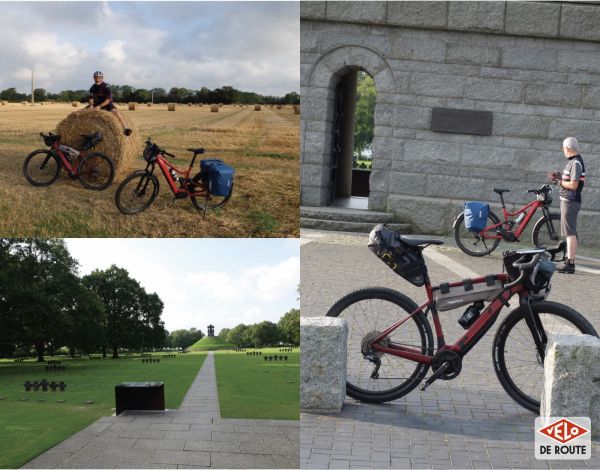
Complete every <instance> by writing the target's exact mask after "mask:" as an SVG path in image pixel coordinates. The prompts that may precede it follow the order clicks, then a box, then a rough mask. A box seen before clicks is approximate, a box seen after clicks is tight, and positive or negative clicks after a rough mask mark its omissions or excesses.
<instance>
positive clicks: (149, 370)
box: [0, 353, 206, 468]
mask: <svg viewBox="0 0 600 470" xmlns="http://www.w3.org/2000/svg"><path fill="white" fill-rule="evenodd" d="M154 357H155V358H161V362H160V363H159V364H143V363H142V362H141V359H140V358H139V357H135V358H122V359H119V360H112V359H102V360H96V361H90V360H88V359H87V358H86V359H80V360H70V359H65V358H64V357H54V358H53V357H46V359H47V360H51V359H59V360H62V364H63V365H65V366H66V369H67V370H66V371H64V372H47V371H46V370H45V368H44V366H45V363H35V362H27V361H26V362H23V363H21V364H14V363H12V362H2V361H0V397H4V398H3V399H2V400H0V468H18V467H20V466H21V465H23V464H25V463H26V462H28V461H29V460H31V459H33V458H34V457H36V456H38V455H39V454H41V453H42V452H44V451H46V450H48V449H49V448H51V447H53V446H54V445H56V444H58V443H59V442H61V441H63V440H64V439H66V438H67V437H69V436H71V435H72V434H74V433H76V432H77V431H79V430H81V429H83V428H84V427H86V426H88V425H89V424H91V423H92V422H94V421H95V420H96V419H98V418H100V417H102V416H110V415H112V414H113V413H114V405H115V391H114V390H115V389H114V386H115V384H117V383H120V382H145V381H156V382H164V383H165V402H166V407H167V408H177V407H178V406H179V404H180V403H181V400H182V399H183V397H184V395H185V393H186V392H187V390H188V388H189V387H190V385H191V383H192V381H193V380H194V378H195V377H196V375H197V374H198V370H199V369H200V366H201V365H202V363H203V362H204V358H205V357H206V356H205V355H204V354H189V355H185V356H184V355H178V356H177V358H175V359H162V355H161V354H160V353H155V354H154ZM44 378H46V379H47V380H48V381H56V382H58V381H61V380H62V381H64V382H66V383H67V389H66V391H65V392H62V393H61V392H58V391H57V392H51V391H48V392H45V393H44V392H41V391H39V392H33V391H31V392H25V388H24V386H23V384H24V383H25V381H26V380H30V381H34V380H38V381H40V380H42V379H44ZM22 398H29V400H27V401H21V399H22ZM38 399H45V401H43V402H38V401H37V400H38ZM56 400H65V402H64V403H57V401H56ZM86 400H93V402H94V403H93V404H90V405H86V404H85V403H84V402H85V401H86Z"/></svg>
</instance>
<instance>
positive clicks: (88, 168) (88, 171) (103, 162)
mask: <svg viewBox="0 0 600 470" xmlns="http://www.w3.org/2000/svg"><path fill="white" fill-rule="evenodd" d="M77 173H78V176H79V181H80V182H81V184H82V185H83V186H84V187H85V188H87V189H95V190H97V191H102V190H103V189H106V188H108V187H109V186H110V184H111V183H112V181H113V178H114V177H115V165H114V164H113V162H112V160H111V159H110V158H108V157H107V156H106V155H104V154H102V153H97V152H96V153H90V154H89V155H86V156H85V157H84V158H83V160H81V163H79V167H78V168H77Z"/></svg>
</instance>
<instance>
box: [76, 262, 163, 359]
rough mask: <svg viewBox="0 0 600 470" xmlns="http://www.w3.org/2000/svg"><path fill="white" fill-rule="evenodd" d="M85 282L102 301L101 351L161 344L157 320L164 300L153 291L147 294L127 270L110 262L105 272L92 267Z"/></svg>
mask: <svg viewBox="0 0 600 470" xmlns="http://www.w3.org/2000/svg"><path fill="white" fill-rule="evenodd" d="M83 280H84V284H85V285H86V286H88V287H89V288H90V289H92V290H93V291H94V292H95V293H96V294H97V295H98V297H100V299H101V300H102V302H103V303H104V311H105V315H104V317H103V319H102V330H103V345H102V353H103V355H104V356H106V353H107V350H108V349H109V348H110V349H111V350H112V357H113V358H118V357H119V353H118V351H119V348H140V347H146V348H148V347H152V346H157V347H159V346H162V344H163V342H164V325H163V323H162V321H160V314H161V313H162V309H163V303H162V301H161V300H160V298H159V297H158V296H157V295H156V294H148V293H147V292H146V291H145V289H144V288H143V287H141V286H140V284H139V283H138V282H137V281H136V280H135V279H132V278H131V277H129V273H128V272H127V270H125V269H123V268H119V267H117V266H115V265H112V266H111V267H110V268H108V269H107V270H105V271H100V270H95V271H93V272H92V273H91V274H89V275H87V276H85V277H84V279H83Z"/></svg>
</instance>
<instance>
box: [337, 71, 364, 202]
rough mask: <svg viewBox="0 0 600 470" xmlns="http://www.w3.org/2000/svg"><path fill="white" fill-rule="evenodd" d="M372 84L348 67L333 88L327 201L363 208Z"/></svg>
mask: <svg viewBox="0 0 600 470" xmlns="http://www.w3.org/2000/svg"><path fill="white" fill-rule="evenodd" d="M374 107H375V86H374V83H373V79H372V78H371V77H370V76H369V75H368V74H367V73H366V72H363V71H361V70H359V69H358V68H354V69H348V70H347V71H346V73H344V74H343V75H342V76H341V77H340V79H339V81H338V83H337V85H336V90H335V99H334V122H333V136H332V153H331V173H330V181H329V204H330V205H333V206H338V207H346V208H354V209H367V208H368V197H369V177H370V175H371V161H372V153H371V142H372V141H373V124H374V122H373V114H374Z"/></svg>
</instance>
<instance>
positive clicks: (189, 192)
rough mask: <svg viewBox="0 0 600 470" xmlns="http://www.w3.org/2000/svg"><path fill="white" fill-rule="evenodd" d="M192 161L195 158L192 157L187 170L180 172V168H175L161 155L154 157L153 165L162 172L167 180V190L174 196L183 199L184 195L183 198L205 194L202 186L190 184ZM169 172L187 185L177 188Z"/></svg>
mask: <svg viewBox="0 0 600 470" xmlns="http://www.w3.org/2000/svg"><path fill="white" fill-rule="evenodd" d="M194 161H195V157H194V159H192V161H191V163H190V166H189V167H188V169H187V170H182V169H180V168H177V167H176V166H175V165H173V164H171V163H169V162H168V161H167V159H166V158H165V157H164V156H163V155H161V154H158V155H157V156H156V162H155V163H156V164H157V165H158V167H159V168H160V170H161V171H162V173H163V175H164V177H165V179H166V180H167V183H168V185H169V188H171V191H173V194H174V195H175V196H178V195H179V197H183V196H184V195H185V196H201V195H202V194H204V193H205V191H203V190H202V189H203V186H202V185H194V184H193V183H192V182H191V179H190V174H191V172H192V168H193V166H194ZM169 170H173V171H174V172H175V173H177V174H178V175H181V176H182V177H183V179H184V181H186V182H187V184H184V185H183V186H178V185H177V183H176V182H175V180H174V179H173V177H172V176H171V172H170V171H169Z"/></svg>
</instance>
